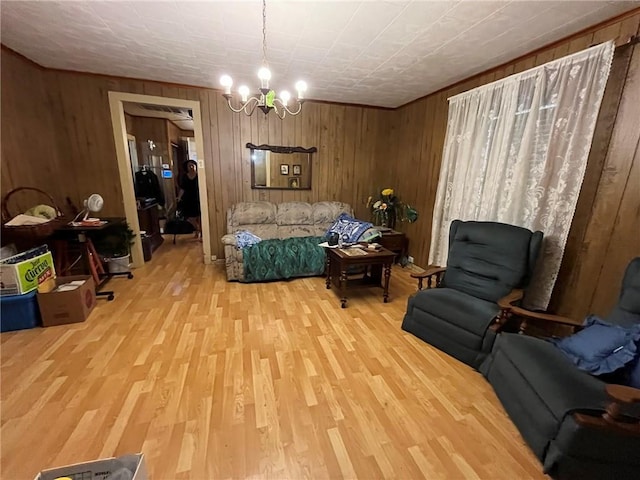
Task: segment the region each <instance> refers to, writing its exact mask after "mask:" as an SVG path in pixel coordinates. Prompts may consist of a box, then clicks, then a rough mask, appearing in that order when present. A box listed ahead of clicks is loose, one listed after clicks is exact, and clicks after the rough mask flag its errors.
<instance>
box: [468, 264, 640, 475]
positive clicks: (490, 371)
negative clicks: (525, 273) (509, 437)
mask: <svg viewBox="0 0 640 480" xmlns="http://www.w3.org/2000/svg"><path fill="white" fill-rule="evenodd" d="M509 314H512V315H514V317H515V318H517V319H519V320H521V321H522V323H521V332H522V333H527V330H528V328H527V327H528V325H527V324H528V323H536V324H545V323H546V324H550V325H563V326H565V327H567V328H570V329H573V330H580V328H581V322H580V321H578V320H574V319H570V318H565V317H560V316H557V315H549V314H540V313H536V312H530V311H527V310H524V309H522V308H519V307H512V308H510V309H509ZM604 320H605V321H606V322H607V323H609V324H612V325H617V326H620V327H627V328H633V326H635V325H638V324H640V257H639V258H635V259H633V260H632V261H631V262H630V263H629V265H628V266H627V269H626V272H625V275H624V278H623V280H622V288H621V290H620V297H619V300H618V303H617V305H616V306H615V307H614V308H613V310H612V311H611V313H610V314H609V316H607V317H606V318H605V319H604ZM550 322H551V323H550ZM614 352H615V351H614ZM636 361H640V360H636ZM632 366H633V364H632ZM637 368H640V366H638V367H637ZM480 372H481V373H482V374H483V375H484V376H485V378H486V379H487V380H488V381H489V383H491V386H492V387H493V389H494V390H495V392H496V394H497V395H498V398H499V399H500V401H501V402H502V405H503V406H504V408H505V410H506V411H507V413H508V414H509V417H511V420H512V421H513V423H514V424H515V425H516V427H518V430H519V431H520V433H521V435H522V437H523V438H524V440H525V441H526V442H527V444H528V445H529V447H530V448H531V450H532V451H533V453H535V455H536V456H537V457H538V459H539V460H540V462H541V463H542V466H543V470H544V472H545V473H547V474H548V475H550V476H551V477H552V478H555V479H568V480H569V479H574V478H576V479H577V478H579V479H581V480H586V479H610V478H615V479H623V478H624V479H627V478H628V479H631V478H640V389H638V388H632V387H630V386H625V385H616V384H614V383H606V382H605V381H604V380H603V379H602V378H600V377H596V376H592V375H590V374H588V373H586V372H584V371H582V370H580V369H578V368H577V367H576V366H575V365H574V363H573V362H571V361H570V360H569V359H568V358H567V356H565V355H564V354H563V353H562V352H561V351H560V349H558V348H556V347H555V346H554V345H553V343H551V342H548V341H546V340H545V339H542V338H535V337H532V336H528V335H518V334H514V333H503V334H501V335H499V337H498V340H497V341H496V343H495V346H494V348H493V351H492V352H491V355H490V356H489V357H487V359H486V360H485V362H484V363H483V364H482V365H481V366H480ZM616 377H617V375H614V376H613V377H612V378H608V380H611V381H612V382H616V381H620V379H621V378H616ZM630 383H631V382H630Z"/></svg>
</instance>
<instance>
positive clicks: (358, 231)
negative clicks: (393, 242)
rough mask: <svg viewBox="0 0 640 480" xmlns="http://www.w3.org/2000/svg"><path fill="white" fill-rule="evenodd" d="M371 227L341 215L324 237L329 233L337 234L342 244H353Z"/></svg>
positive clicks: (368, 224) (343, 214) (369, 224)
mask: <svg viewBox="0 0 640 480" xmlns="http://www.w3.org/2000/svg"><path fill="white" fill-rule="evenodd" d="M371 227H373V224H372V223H369V222H362V221H360V220H356V219H355V218H353V217H352V216H350V215H348V214H346V213H341V214H340V216H339V217H338V218H337V219H336V221H335V222H333V225H331V226H330V227H329V230H327V232H326V234H325V236H326V237H328V236H329V234H330V233H337V234H338V235H340V238H342V240H343V241H344V242H348V243H355V242H357V241H358V239H359V238H360V235H362V234H363V233H364V232H365V231H366V230H367V229H369V228H371Z"/></svg>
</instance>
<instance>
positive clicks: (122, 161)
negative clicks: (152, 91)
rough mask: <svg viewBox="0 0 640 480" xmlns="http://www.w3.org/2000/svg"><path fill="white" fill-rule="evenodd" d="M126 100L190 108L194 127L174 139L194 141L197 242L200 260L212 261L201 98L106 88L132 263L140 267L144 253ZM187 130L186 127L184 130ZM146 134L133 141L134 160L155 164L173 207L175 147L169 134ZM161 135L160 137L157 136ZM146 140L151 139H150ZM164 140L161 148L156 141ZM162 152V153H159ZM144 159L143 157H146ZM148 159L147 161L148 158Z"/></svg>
mask: <svg viewBox="0 0 640 480" xmlns="http://www.w3.org/2000/svg"><path fill="white" fill-rule="evenodd" d="M129 104H139V105H145V106H146V107H148V111H149V112H153V111H156V112H160V113H159V114H161V112H162V111H163V110H168V111H171V110H179V111H185V112H187V111H188V112H189V116H190V120H191V122H192V126H193V129H192V130H191V132H192V134H191V135H192V136H191V137H190V138H189V136H188V135H185V136H184V140H183V139H182V137H181V139H180V142H175V143H176V145H180V143H181V142H182V141H184V142H185V144H189V142H191V143H192V144H193V145H194V147H195V148H194V157H195V158H196V160H195V162H196V164H197V170H198V177H197V178H198V180H197V184H198V192H199V199H200V208H201V225H202V244H199V243H198V245H200V247H199V248H202V255H203V262H204V263H206V264H209V263H211V260H212V257H211V232H210V231H209V208H208V202H207V198H208V195H207V187H206V184H207V182H206V178H207V177H206V176H207V174H208V173H209V172H207V171H206V168H205V162H204V148H203V147H204V142H203V134H202V117H201V114H200V102H198V101H193V100H182V99H175V98H165V97H155V96H150V95H139V94H132V93H123V92H109V107H110V109H111V123H112V126H113V135H114V140H115V144H116V154H117V158H118V171H119V174H120V184H121V187H122V194H123V202H124V207H125V215H126V219H127V222H128V223H129V225H130V227H131V229H132V230H133V231H134V232H135V234H136V236H135V242H134V245H133V247H132V255H131V256H132V263H133V265H134V266H135V267H140V266H142V265H143V264H144V256H143V249H142V242H141V239H140V231H141V226H140V221H139V219H138V206H139V203H138V202H136V190H135V187H134V185H135V175H136V171H135V167H134V166H133V158H132V157H130V155H129V151H130V145H131V143H130V140H131V139H130V138H129V136H131V134H130V133H128V132H127V119H126V117H125V106H126V105H129ZM153 117H156V118H157V115H156V114H152V113H149V118H153ZM129 129H131V128H129ZM186 132H188V131H186ZM145 136H149V135H143V136H140V135H135V137H136V138H135V139H134V144H135V145H136V161H137V162H138V167H139V168H144V165H145V162H146V164H147V168H148V169H152V168H156V169H157V170H158V173H159V176H160V178H161V179H163V180H167V181H165V182H164V183H160V188H161V189H162V191H163V193H168V194H169V200H173V202H174V204H173V208H175V195H176V191H175V179H174V173H175V172H176V170H175V163H176V162H175V161H174V159H177V158H178V157H174V156H173V154H174V151H173V147H172V142H170V141H169V137H168V136H166V137H162V139H161V140H158V142H156V141H155V140H154V139H152V138H148V139H147V138H144V137H145ZM158 138H160V137H158ZM149 141H150V142H151V143H149ZM160 144H163V145H162V146H163V148H164V149H166V152H164V150H161V149H160V148H159V145H160ZM152 147H153V148H152ZM160 152H162V153H160ZM145 159H146V160H145ZM147 160H148V161H147ZM154 173H155V172H154Z"/></svg>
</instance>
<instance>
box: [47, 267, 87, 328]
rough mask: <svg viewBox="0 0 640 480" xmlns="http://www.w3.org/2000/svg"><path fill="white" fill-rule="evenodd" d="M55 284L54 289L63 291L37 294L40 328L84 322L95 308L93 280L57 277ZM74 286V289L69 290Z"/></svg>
mask: <svg viewBox="0 0 640 480" xmlns="http://www.w3.org/2000/svg"><path fill="white" fill-rule="evenodd" d="M55 282H56V289H59V288H62V289H63V291H58V290H53V291H51V292H47V293H40V292H38V305H39V306H40V316H41V317H42V326H43V327H53V326H55V325H65V324H67V323H80V322H84V321H85V320H86V319H87V317H88V316H89V314H90V313H91V311H92V310H93V307H95V306H96V287H95V284H94V283H93V278H92V277H91V276H89V275H76V276H71V277H58V278H56V279H55ZM71 282H73V284H71ZM69 284H71V285H69ZM61 286H62V287H61ZM74 286H75V288H73V289H71V288H72V287H74Z"/></svg>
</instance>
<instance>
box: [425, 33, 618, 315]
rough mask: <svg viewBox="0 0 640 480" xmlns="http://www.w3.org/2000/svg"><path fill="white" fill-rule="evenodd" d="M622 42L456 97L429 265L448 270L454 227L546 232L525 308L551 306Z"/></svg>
mask: <svg viewBox="0 0 640 480" xmlns="http://www.w3.org/2000/svg"><path fill="white" fill-rule="evenodd" d="M613 51H614V44H613V42H607V43H603V44H600V45H597V46H595V47H592V48H589V49H587V50H583V51H581V52H579V53H576V54H573V55H570V56H567V57H564V58H561V59H559V60H554V61H552V62H549V63H547V64H545V65H542V66H540V67H536V68H533V69H531V70H527V71H526V72H523V73H520V74H516V75H512V76H510V77H507V78H505V79H503V80H500V81H497V82H494V83H491V84H488V85H484V86H482V87H479V88H476V89H474V90H470V91H468V92H465V93H462V94H460V95H456V96H455V97H451V98H450V99H449V118H448V123H447V136H446V140H445V145H444V152H443V159H442V166H441V171H440V178H439V181H438V191H437V195H436V203H435V208H434V216H433V227H432V232H433V233H432V238H431V250H430V253H429V263H430V264H432V265H446V261H447V253H448V245H449V243H448V242H449V239H448V236H449V225H450V224H451V221H452V220H455V219H461V220H486V221H496V222H503V223H509V224H512V225H518V226H521V227H526V228H528V229H530V230H532V231H535V230H541V231H542V232H543V233H544V238H545V239H544V243H543V248H542V252H541V255H540V259H539V261H538V265H537V268H536V271H535V273H534V276H533V279H532V281H531V284H530V286H529V288H528V289H527V296H526V299H525V304H526V306H528V307H529V308H535V309H546V307H547V305H548V303H549V299H550V297H551V292H552V291H553V286H554V284H555V280H556V278H557V275H558V271H559V269H560V263H561V261H562V255H563V253H564V247H565V244H566V241H567V236H568V234H569V228H570V227H571V221H572V219H573V214H574V211H575V207H576V202H577V200H578V195H579V193H580V187H581V185H582V180H583V177H584V171H585V167H586V164H587V157H588V155H589V150H590V148H591V140H592V138H593V132H594V129H595V125H596V120H597V116H598V111H599V109H600V103H601V101H602V96H603V93H604V88H605V85H606V82H607V78H608V76H609V70H610V67H611V60H612V58H613Z"/></svg>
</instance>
